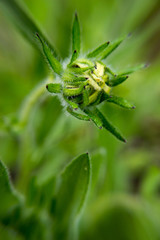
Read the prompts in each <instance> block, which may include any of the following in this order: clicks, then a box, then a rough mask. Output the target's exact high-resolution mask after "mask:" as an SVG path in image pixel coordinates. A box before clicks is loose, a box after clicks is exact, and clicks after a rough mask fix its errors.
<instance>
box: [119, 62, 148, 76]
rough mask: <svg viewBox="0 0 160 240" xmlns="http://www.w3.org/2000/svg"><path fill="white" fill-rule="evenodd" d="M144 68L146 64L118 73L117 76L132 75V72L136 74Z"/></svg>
mask: <svg viewBox="0 0 160 240" xmlns="http://www.w3.org/2000/svg"><path fill="white" fill-rule="evenodd" d="M146 67H147V65H146V64H140V65H139V66H136V67H133V68H130V69H127V70H125V71H124V72H120V73H118V74H117V75H118V76H123V75H128V74H131V73H134V72H136V71H138V70H141V69H143V68H146Z"/></svg>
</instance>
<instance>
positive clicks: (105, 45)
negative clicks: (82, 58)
mask: <svg viewBox="0 0 160 240" xmlns="http://www.w3.org/2000/svg"><path fill="white" fill-rule="evenodd" d="M109 43H110V42H105V43H103V44H102V45H101V46H99V47H98V48H96V49H95V50H93V51H92V52H90V53H88V54H87V57H88V58H95V57H97V56H98V55H99V54H100V53H102V52H103V51H104V50H105V49H106V48H107V47H108V45H109Z"/></svg>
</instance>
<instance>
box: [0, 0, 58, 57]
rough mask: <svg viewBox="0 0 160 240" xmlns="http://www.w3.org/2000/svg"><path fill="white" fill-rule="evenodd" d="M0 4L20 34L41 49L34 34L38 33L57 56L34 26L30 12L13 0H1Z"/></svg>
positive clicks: (55, 54)
mask: <svg viewBox="0 0 160 240" xmlns="http://www.w3.org/2000/svg"><path fill="white" fill-rule="evenodd" d="M0 4H1V5H2V7H4V10H5V11H6V12H7V13H8V14H7V16H9V17H10V18H11V20H12V22H13V23H14V25H15V26H16V27H18V29H19V30H20V31H21V32H22V34H23V35H24V36H25V37H26V38H27V39H28V40H29V41H30V42H31V44H33V45H34V47H36V48H38V49H39V50H40V51H41V48H40V46H39V44H38V43H37V41H36V38H35V34H36V33H38V34H39V35H40V36H41V38H42V39H43V41H44V42H46V44H47V45H48V46H49V47H50V48H51V49H52V53H53V54H54V56H55V57H56V56H57V53H56V51H55V50H54V49H53V47H52V46H51V44H50V43H49V42H48V41H47V39H46V38H45V36H44V35H43V34H42V32H41V31H40V30H39V28H38V27H37V26H36V24H35V22H34V20H32V18H31V17H30V14H29V13H27V11H26V10H25V9H23V8H22V6H21V5H20V4H19V3H18V2H17V1H15V0H1V1H0Z"/></svg>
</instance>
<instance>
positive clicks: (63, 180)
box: [55, 154, 91, 239]
mask: <svg viewBox="0 0 160 240" xmlns="http://www.w3.org/2000/svg"><path fill="white" fill-rule="evenodd" d="M90 174H91V165H90V160H89V156H88V154H82V155H80V156H79V157H78V158H76V159H75V160H73V161H72V162H71V163H70V164H69V165H68V166H67V167H66V169H65V170H64V172H63V173H62V175H61V177H60V182H59V184H60V185H59V189H58V192H57V200H56V201H57V202H56V208H55V220H56V226H55V230H56V239H72V238H73V239H74V237H73V234H74V228H75V222H76V217H77V216H78V215H79V214H80V212H81V210H82V207H83V206H84V202H85V200H86V196H87V193H88V188H89V183H90Z"/></svg>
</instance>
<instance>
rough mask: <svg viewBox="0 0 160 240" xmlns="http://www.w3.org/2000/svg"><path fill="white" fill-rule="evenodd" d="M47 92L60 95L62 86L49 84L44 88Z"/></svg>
mask: <svg viewBox="0 0 160 240" xmlns="http://www.w3.org/2000/svg"><path fill="white" fill-rule="evenodd" d="M46 88H47V90H48V92H50V93H61V91H62V86H61V84H60V83H49V84H47V86H46Z"/></svg>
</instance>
